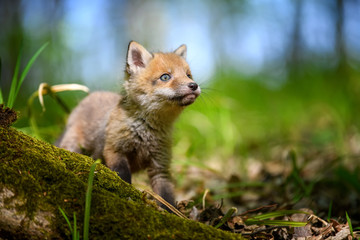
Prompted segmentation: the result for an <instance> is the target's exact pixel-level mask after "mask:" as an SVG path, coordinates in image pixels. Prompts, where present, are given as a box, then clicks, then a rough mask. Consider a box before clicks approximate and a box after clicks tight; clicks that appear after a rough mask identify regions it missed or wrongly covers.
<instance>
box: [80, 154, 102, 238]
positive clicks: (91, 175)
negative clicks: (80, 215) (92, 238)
mask: <svg viewBox="0 0 360 240" xmlns="http://www.w3.org/2000/svg"><path fill="white" fill-rule="evenodd" d="M99 163H101V160H96V161H95V162H94V163H93V164H92V165H91V168H90V173H89V180H88V187H87V191H86V198H85V217H84V239H85V240H88V239H89V223H90V208H91V193H92V189H93V181H94V173H95V168H96V165H97V164H99Z"/></svg>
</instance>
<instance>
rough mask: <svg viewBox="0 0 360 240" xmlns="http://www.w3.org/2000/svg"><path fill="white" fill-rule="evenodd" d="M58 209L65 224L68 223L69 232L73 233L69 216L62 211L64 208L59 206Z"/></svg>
mask: <svg viewBox="0 0 360 240" xmlns="http://www.w3.org/2000/svg"><path fill="white" fill-rule="evenodd" d="M59 210H60V212H61V214H62V215H63V217H64V218H65V220H66V222H67V224H68V225H69V228H70V232H71V234H74V233H73V229H72V227H71V223H70V220H69V218H68V217H67V216H66V213H65V212H64V210H62V209H61V207H59Z"/></svg>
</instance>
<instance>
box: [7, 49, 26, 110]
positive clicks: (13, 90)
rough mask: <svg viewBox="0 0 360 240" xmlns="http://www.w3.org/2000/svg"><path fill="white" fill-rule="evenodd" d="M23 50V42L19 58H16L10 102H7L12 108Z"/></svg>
mask: <svg viewBox="0 0 360 240" xmlns="http://www.w3.org/2000/svg"><path fill="white" fill-rule="evenodd" d="M22 51H23V44H21V47H20V51H19V55H18V58H17V60H16V65H15V70H14V76H13V79H12V81H11V86H10V91H9V96H8V102H7V103H6V104H7V106H8V107H9V108H12V107H13V105H14V101H15V93H16V88H17V82H18V75H19V68H20V62H21V56H22Z"/></svg>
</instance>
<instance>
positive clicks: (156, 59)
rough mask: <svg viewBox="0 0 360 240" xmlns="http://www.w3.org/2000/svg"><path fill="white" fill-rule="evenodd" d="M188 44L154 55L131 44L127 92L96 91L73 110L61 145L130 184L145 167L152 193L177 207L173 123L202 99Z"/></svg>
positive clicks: (136, 44)
mask: <svg viewBox="0 0 360 240" xmlns="http://www.w3.org/2000/svg"><path fill="white" fill-rule="evenodd" d="M185 58H186V46H185V45H181V46H180V47H179V48H178V49H176V50H175V51H174V52H170V53H161V52H159V53H150V52H148V51H147V50H146V49H145V48H144V47H143V46H142V45H140V44H139V43H137V42H134V41H132V42H130V44H129V47H128V52H127V59H126V78H125V82H124V84H123V88H124V89H123V93H122V94H121V95H118V94H116V93H112V92H94V93H91V94H90V95H89V96H87V97H86V98H84V99H83V100H82V101H81V102H80V104H79V105H78V106H77V107H76V108H75V109H74V110H73V112H72V113H71V114H70V117H69V119H68V123H67V126H66V130H65V132H64V133H63V137H62V139H60V141H59V147H61V148H65V149H68V150H70V151H73V152H77V153H87V154H90V156H91V157H92V158H94V159H98V158H100V159H103V160H104V162H105V164H106V165H107V166H108V167H109V168H110V169H111V170H114V171H116V172H117V173H118V175H119V176H120V177H121V178H122V179H123V180H124V181H126V182H128V183H131V173H134V172H137V171H139V170H141V169H147V173H148V176H149V179H150V182H151V186H152V189H153V190H154V192H156V193H157V194H159V195H160V196H162V197H163V198H164V199H165V200H166V201H167V202H169V203H170V204H172V205H174V204H175V199H174V193H173V185H172V182H171V175H170V172H169V165H170V160H171V141H172V127H173V123H174V121H175V120H176V118H177V117H178V116H179V114H180V113H181V112H182V110H183V109H184V108H185V107H186V106H188V105H190V104H192V103H193V102H194V101H195V99H196V98H197V97H198V96H199V95H200V92H201V90H200V87H199V86H198V85H197V84H196V83H195V82H194V81H193V79H192V75H191V72H190V68H189V65H188V64H187V62H186V60H185Z"/></svg>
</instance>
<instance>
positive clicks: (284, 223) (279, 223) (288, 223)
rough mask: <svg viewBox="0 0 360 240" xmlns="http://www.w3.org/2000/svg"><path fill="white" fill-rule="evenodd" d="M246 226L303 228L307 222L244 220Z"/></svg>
mask: <svg viewBox="0 0 360 240" xmlns="http://www.w3.org/2000/svg"><path fill="white" fill-rule="evenodd" d="M245 224H246V225H271V226H289V227H303V226H305V225H306V224H307V222H293V221H287V220H246V221H245Z"/></svg>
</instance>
